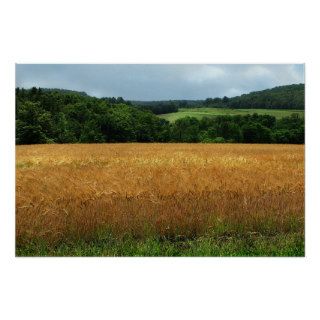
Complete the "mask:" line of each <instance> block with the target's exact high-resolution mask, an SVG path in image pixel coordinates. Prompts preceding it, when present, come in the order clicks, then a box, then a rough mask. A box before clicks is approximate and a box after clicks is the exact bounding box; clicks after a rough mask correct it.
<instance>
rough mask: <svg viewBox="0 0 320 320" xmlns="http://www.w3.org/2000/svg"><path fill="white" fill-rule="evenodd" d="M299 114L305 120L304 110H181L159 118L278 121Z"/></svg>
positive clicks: (161, 115) (170, 120)
mask: <svg viewBox="0 0 320 320" xmlns="http://www.w3.org/2000/svg"><path fill="white" fill-rule="evenodd" d="M293 113H294V114H297V115H299V117H301V118H304V110H284V109H230V108H181V109H179V110H177V112H173V113H166V114H160V115H159V117H160V118H162V119H165V120H167V121H169V122H175V121H176V120H178V119H181V118H184V117H194V118H197V119H198V120H201V119H202V118H204V117H217V116H237V115H239V116H243V115H248V114H250V115H253V114H258V115H269V116H272V117H275V118H276V119H281V118H284V117H290V116H291V115H292V114H293Z"/></svg>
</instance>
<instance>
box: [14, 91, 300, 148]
mask: <svg viewBox="0 0 320 320" xmlns="http://www.w3.org/2000/svg"><path fill="white" fill-rule="evenodd" d="M290 87H291V86H290ZM273 90H275V89H273ZM241 97H242V96H241ZM232 99H233V98H232ZM185 102H186V101H184V102H183V101H180V102H179V101H178V102H177V101H175V103H180V104H181V103H183V104H185ZM156 105H157V104H153V106H156ZM160 105H161V104H160ZM170 105H171V104H170ZM173 105H174V103H173ZM149 106H150V105H149ZM247 107H248V106H247ZM255 107H256V108H257V107H259V108H262V106H261V105H259V106H255ZM172 108H173V107H172ZM295 108H296V107H295ZM99 142H205V143H210V142H212V143H222V142H243V143H304V119H303V118H300V117H299V116H298V115H297V114H294V113H293V114H292V115H291V116H290V117H286V118H282V119H280V120H276V118H275V117H273V116H269V115H257V114H253V115H244V116H239V115H237V116H217V117H212V118H206V117H205V118H203V119H201V120H198V119H196V118H192V117H185V118H182V119H178V120H177V121H175V122H174V123H172V124H170V123H169V122H168V121H166V120H164V119H160V118H159V117H157V116H156V115H155V114H154V113H153V112H151V110H150V107H148V104H146V105H144V106H140V105H135V104H134V103H132V102H128V101H125V100H124V99H123V98H95V97H91V96H88V95H87V94H85V93H83V92H80V93H79V92H75V91H70V90H58V89H41V88H35V87H34V88H32V89H22V88H16V144H38V143H99Z"/></svg>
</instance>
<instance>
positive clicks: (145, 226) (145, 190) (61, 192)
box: [16, 143, 304, 246]
mask: <svg viewBox="0 0 320 320" xmlns="http://www.w3.org/2000/svg"><path fill="white" fill-rule="evenodd" d="M221 232H222V233H223V234H232V233H241V234H243V233H248V234H261V235H262V234H268V235H274V234H279V233H281V234H286V233H290V232H300V233H303V232H304V146H302V145H253V144H252V145H241V144H141V143H139V144H138V143H132V144H73V145H32V146H17V147H16V244H17V246H19V245H24V244H26V243H28V242H30V241H37V240H41V241H45V242H46V243H49V244H55V243H58V242H61V241H76V240H77V239H81V240H88V241H89V240H92V239H94V238H95V237H97V235H99V234H100V235H101V234H103V233H108V234H111V235H113V236H114V237H115V238H117V239H120V238H123V237H125V236H128V235H130V236H131V237H134V238H136V239H144V238H147V237H150V236H157V237H164V238H166V239H173V238H175V239H176V238H179V239H194V238H197V237H201V236H205V235H207V234H215V233H216V234H219V233H221Z"/></svg>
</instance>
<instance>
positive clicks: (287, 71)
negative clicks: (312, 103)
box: [16, 64, 304, 100]
mask: <svg viewBox="0 0 320 320" xmlns="http://www.w3.org/2000/svg"><path fill="white" fill-rule="evenodd" d="M293 83H304V65H303V64H214V65H213V64H211V65H210V64H209V65H204V64H171V65H170V64H150V65H144V64H132V65H130V64H100V65H98V64H17V65H16V86H18V87H24V88H30V87H33V86H36V87H43V88H63V89H70V90H77V91H85V92H87V93H88V94H89V95H93V96H97V97H119V96H121V97H123V98H124V99H128V100H129V99H131V100H165V99H205V98H207V97H223V96H229V97H231V96H236V95H240V94H243V93H248V92H251V91H256V90H262V89H267V88H272V87H275V86H279V85H286V84H293Z"/></svg>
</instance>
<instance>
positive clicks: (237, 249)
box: [16, 233, 304, 257]
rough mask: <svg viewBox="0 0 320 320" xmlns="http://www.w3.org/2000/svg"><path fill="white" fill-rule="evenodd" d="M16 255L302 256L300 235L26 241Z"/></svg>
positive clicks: (302, 236) (17, 249)
mask: <svg viewBox="0 0 320 320" xmlns="http://www.w3.org/2000/svg"><path fill="white" fill-rule="evenodd" d="M16 255H17V256H22V257H23V256H24V257H26V256H71V257H83V256H95V257H97V256H99V257H101V256H111V257H112V256H127V257H132V256H134V257H140V256H141V257H143V256H148V257H159V256H160V257H161V256H169V257H179V256H180V257H209V256H210V257H248V256H249V257H255V256H268V257H272V256H282V257H303V256H304V234H302V233H289V234H279V235H273V236H263V235H260V234H247V235H241V236H236V235H233V236H230V235H229V236H228V235H224V236H222V235H220V236H205V237H199V238H197V239H192V240H188V239H183V240H181V239H170V240H169V239H159V238H147V239H143V240H141V239H140V240H139V239H134V238H124V239H114V238H111V237H106V238H104V239H103V238H100V239H97V240H93V241H88V242H85V241H77V242H69V243H68V242H62V243H58V244H55V245H48V244H46V243H41V242H37V243H28V244H25V245H23V246H21V245H20V246H17V248H16Z"/></svg>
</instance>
